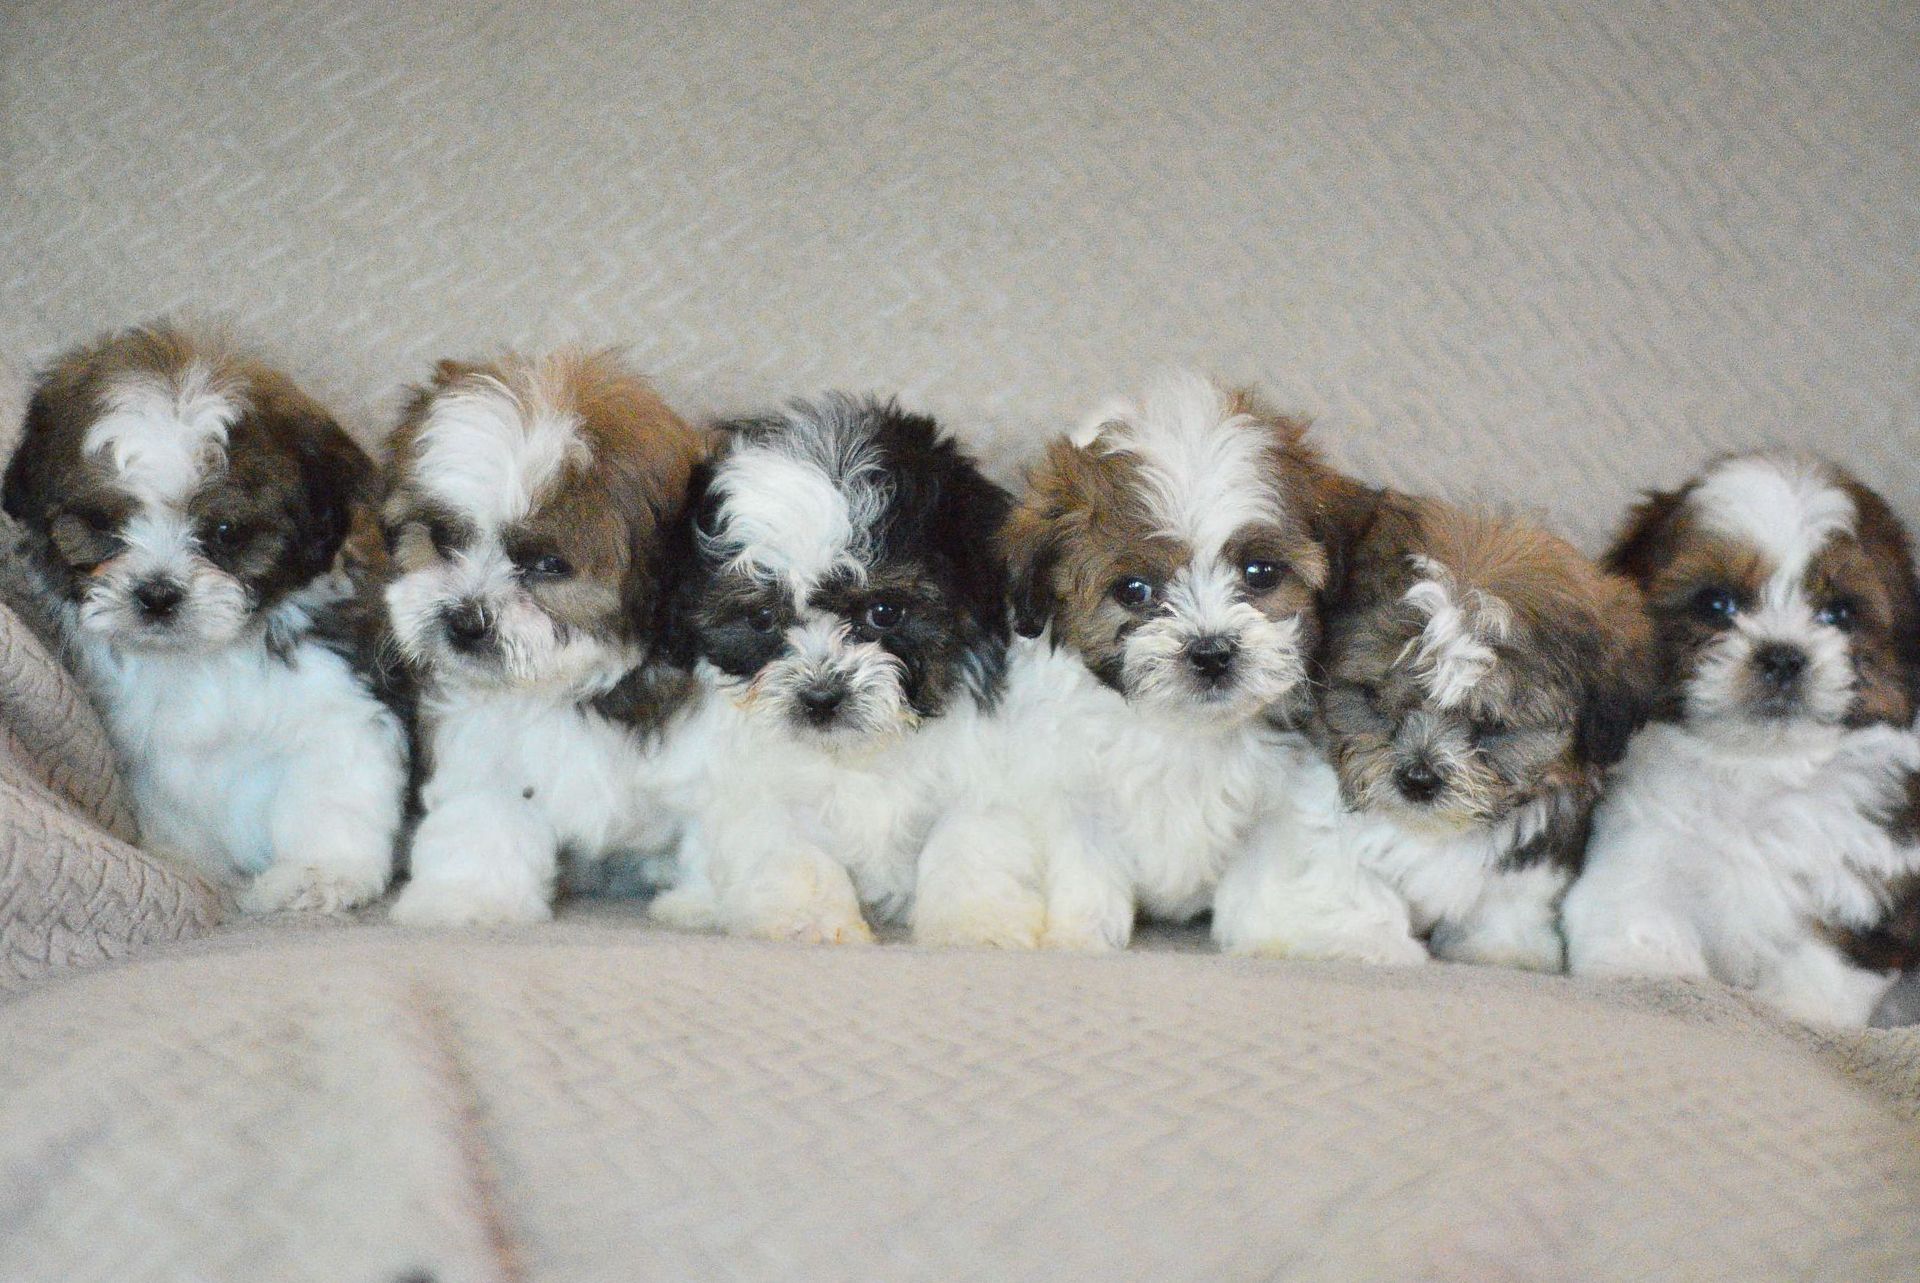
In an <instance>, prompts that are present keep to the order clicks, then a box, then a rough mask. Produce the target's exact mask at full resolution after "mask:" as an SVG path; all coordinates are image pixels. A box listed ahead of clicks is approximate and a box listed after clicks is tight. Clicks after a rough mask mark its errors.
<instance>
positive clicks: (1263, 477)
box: [1072, 371, 1282, 558]
mask: <svg viewBox="0 0 1920 1283" xmlns="http://www.w3.org/2000/svg"><path fill="white" fill-rule="evenodd" d="M1072 440H1073V442H1074V444H1075V445H1077V446H1080V447H1081V448H1082V449H1093V450H1098V451H1101V452H1102V453H1110V454H1125V455H1128V456H1130V457H1132V458H1133V459H1134V460H1136V461H1137V463H1138V465H1139V469H1140V477H1141V480H1142V482H1143V483H1144V484H1145V486H1146V487H1147V495H1146V499H1147V503H1148V505H1149V508H1150V510H1151V511H1152V513H1153V515H1154V517H1155V519H1156V521H1157V522H1158V524H1159V526H1160V529H1161V531H1162V532H1163V533H1165V534H1167V535H1169V536H1171V537H1173V538H1175V539H1181V540H1184V541H1185V542H1186V543H1187V544H1188V545H1189V546H1191V547H1192V548H1193V549H1194V551H1195V552H1196V553H1197V554H1198V555H1199V556H1201V557H1203V558H1204V557H1211V556H1213V555H1215V554H1217V553H1218V552H1219V551H1220V549H1221V548H1222V547H1224V546H1225V544H1226V542H1227V540H1229V539H1230V538H1232V537H1233V534H1234V532H1235V531H1237V530H1239V529H1241V528H1242V527H1243V526H1246V525H1248V524H1249V523H1252V522H1271V521H1277V520H1279V519H1280V517H1281V515H1282V514H1281V512H1280V498H1279V495H1278V494H1277V493H1276V492H1275V490H1274V487H1273V484H1272V478H1271V476H1270V472H1271V469H1272V464H1271V462H1270V460H1269V458H1268V452H1269V451H1270V450H1271V448H1272V445H1273V438H1272V436H1271V434H1270V433H1269V432H1268V430H1267V428H1266V426H1265V425H1264V424H1262V423H1261V422H1260V421H1259V420H1258V419H1256V418H1255V417H1253V416H1252V415H1250V414H1244V413H1239V412H1238V411H1236V409H1235V407H1234V402H1233V398H1232V396H1231V395H1230V394H1229V393H1228V392H1227V391H1226V389H1224V388H1222V387H1220V386H1219V385H1218V384H1216V383H1214V382H1213V381H1212V380H1210V379H1208V378H1206V377H1205V376H1203V375H1199V374H1194V373H1191V372H1184V371H1183V372H1179V373H1175V374H1170V375H1166V376H1164V377H1162V378H1160V379H1159V380H1157V381H1155V382H1154V383H1153V384H1152V385H1151V386H1150V387H1149V388H1148V389H1147V394H1146V396H1145V397H1143V398H1142V399H1141V400H1140V401H1139V402H1138V403H1133V402H1128V401H1114V402H1110V403H1109V404H1108V405H1106V406H1104V407H1102V409H1101V411H1100V412H1099V413H1098V414H1097V415H1095V416H1093V417H1092V418H1090V419H1089V420H1088V421H1087V424H1086V425H1085V426H1083V427H1082V428H1081V429H1080V431H1078V432H1076V433H1075V434H1074V435H1073V437H1072Z"/></svg>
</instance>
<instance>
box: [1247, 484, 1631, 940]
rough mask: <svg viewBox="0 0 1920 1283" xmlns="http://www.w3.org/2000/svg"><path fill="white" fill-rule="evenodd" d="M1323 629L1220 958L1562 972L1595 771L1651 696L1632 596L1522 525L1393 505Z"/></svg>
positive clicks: (1383, 505) (1375, 523)
mask: <svg viewBox="0 0 1920 1283" xmlns="http://www.w3.org/2000/svg"><path fill="white" fill-rule="evenodd" d="M1326 628H1327V642H1326V649H1325V656H1324V665H1325V688H1324V694H1323V697H1322V701H1321V706H1320V715H1319V718H1318V721H1317V724H1316V726H1315V734H1314V736H1313V740H1314V741H1315V742H1313V743H1307V742H1303V741H1296V742H1295V744H1294V745H1293V749H1294V758H1293V763H1292V766H1293V769H1291V770H1289V771H1286V772H1284V773H1283V775H1282V777H1281V781H1280V784H1279V785H1278V788H1277V795H1276V798H1275V802H1276V805H1275V807H1274V809H1273V811H1272V813H1271V815H1270V816H1269V817H1268V819H1267V820H1266V822H1265V823H1263V825H1262V831H1261V836H1260V839H1259V840H1258V842H1257V843H1256V846H1257V849H1258V852H1259V854H1258V857H1257V858H1252V859H1248V860H1243V861H1241V862H1240V863H1239V864H1237V865H1236V866H1235V867H1234V868H1233V869H1232V870H1231V871H1229V873H1228V874H1227V877H1226V880H1225V881H1223V882H1222V884H1221V887H1220V894H1219V899H1218V902H1217V904H1216V906H1215V911H1214V933H1215V935H1216V937H1217V938H1218V939H1219V941H1220V943H1221V944H1222V946H1223V947H1225V948H1227V949H1230V950H1233V951H1236V952H1247V953H1268V954H1283V955H1288V956H1295V957H1309V958H1351V959H1355V960H1360V961H1368V962H1387V963H1417V962H1423V961H1425V960H1426V958H1427V956H1428V955H1427V946H1428V945H1430V946H1431V948H1432V951H1433V953H1434V954H1436V955H1438V956H1440V957H1442V958H1447V959H1450V960H1454V961H1461V962H1490V963H1503V964H1507V965H1510V966H1518V967H1527V968H1531V969H1534V970H1539V971H1558V970H1560V969H1561V967H1562V965H1563V950H1562V946H1561V940H1560V931H1559V924H1558V917H1559V906H1560V900H1561V897H1562V895H1563V894H1564V893H1565V891H1566V888H1567V885H1568V883H1569V882H1570V881H1571V880H1572V878H1573V876H1574V874H1575V873H1576V872H1577V871H1578V870H1579V867H1580V860H1581V855H1582V851H1583V848H1584V846H1585V842H1586V834H1587V822H1588V818H1589V816H1590V814H1591V811H1592V807H1593V802H1594V799H1595V798H1596V797H1597V796H1598V795H1599V792H1600V784H1601V776H1602V771H1603V769H1604V768H1605V767H1606V766H1608V765H1609V764H1611V763H1612V762H1614V761H1617V760H1618V759H1619V758H1620V755H1621V754H1622V753H1623V752H1625V750H1626V746H1627V740H1628V737H1629V736H1630V735H1631V733H1632V731H1633V729H1634V727H1635V726H1636V725H1637V724H1638V723H1639V722H1640V721H1642V720H1644V717H1645V714H1646V704H1647V701H1648V699H1649V698H1650V695H1651V685H1652V676H1651V665H1652V653H1651V645H1650V641H1651V639H1650V629H1649V627H1648V624H1647V619H1646V613H1645V610H1644V608H1643V606H1642V603H1641V600H1640V593H1639V590H1638V589H1637V588H1635V587H1634V586H1633V585H1632V584H1631V583H1629V582H1627V581H1626V580H1625V579H1622V578H1619V577H1617V576H1612V575H1606V574H1602V573H1601V572H1600V571H1599V570H1598V569H1597V568H1596V567H1595V566H1594V565H1593V563H1591V562H1590V561H1588V560H1587V559H1586V558H1585V557H1582V556H1581V555H1580V554H1579V553H1578V552H1576V551H1575V550H1574V549H1573V548H1572V547H1571V546H1570V545H1568V544H1567V543H1565V542H1564V541H1562V540H1560V539H1557V538H1555V537H1554V536H1552V535H1550V534H1548V533H1546V532H1545V531H1542V530H1539V529H1536V528H1534V527H1532V526H1530V525H1526V524H1524V523H1521V522H1518V521H1512V520H1504V519H1500V518H1495V517H1490V516H1483V515H1478V514H1474V513H1469V512H1465V511H1462V510H1460V509H1457V508H1453V507H1450V506H1448V505H1446V504H1442V503H1438V502H1435V501H1433V500H1428V499H1417V498H1413V497H1410V496H1406V495H1398V494H1387V495H1383V496H1382V497H1381V498H1380V500H1379V502H1378V506H1377V508H1376V509H1375V515H1374V517H1373V519H1372V522H1371V524H1370V526H1369V528H1368V529H1367V532H1366V534H1365V535H1364V537H1362V538H1361V539H1360V540H1359V542H1358V544H1357V546H1356V548H1355V552H1354V557H1353V562H1352V568H1351V571H1350V574H1349V576H1348V580H1347V583H1346V585H1345V586H1344V588H1343V589H1342V590H1341V591H1340V592H1339V593H1338V594H1337V595H1336V596H1335V598H1334V600H1333V601H1332V603H1331V604H1330V606H1329V608H1328V612H1327V623H1326ZM1422 940H1425V941H1426V944H1425V945H1423V944H1422Z"/></svg>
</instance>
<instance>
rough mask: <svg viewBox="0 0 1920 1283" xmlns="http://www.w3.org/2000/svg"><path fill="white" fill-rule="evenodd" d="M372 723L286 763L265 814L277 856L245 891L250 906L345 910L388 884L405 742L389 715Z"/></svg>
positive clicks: (253, 909)
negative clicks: (284, 770) (283, 777)
mask: <svg viewBox="0 0 1920 1283" xmlns="http://www.w3.org/2000/svg"><path fill="white" fill-rule="evenodd" d="M355 729H356V730H357V729H358V728H355ZM366 730H367V732H368V733H365V734H348V735H344V736H342V737H341V738H339V739H338V740H334V741H331V742H328V743H324V744H321V745H318V746H317V747H316V749H315V750H314V751H312V752H309V753H307V754H306V755H304V756H302V757H300V758H299V759H298V760H297V761H296V762H295V763H294V765H293V766H291V767H290V768H289V769H288V772H287V775H286V777H285V779H284V780H282V782H281V785H280V788H279V790H278V791H277V793H276V794H275V796H274V799H273V803H272V806H271V807H270V809H269V812H268V816H267V829H268V839H269V841H270V842H271V843H272V846H273V863H271V864H269V865H268V866H267V867H266V868H265V869H264V870H262V871H261V873H260V874H259V876H258V877H256V878H254V880H253V882H252V883H251V884H250V885H249V886H248V887H247V889H246V890H245V891H244V892H242V893H241V896H240V907H241V909H242V910H243V911H244V912H247V913H276V912H305V913H339V912H343V911H345V910H348V909H354V908H358V907H359V906H360V905H363V904H368V903H371V902H372V901H374V900H376V899H378V898H379V897H380V896H381V895H382V894H383V893H384V892H385V891H386V889H387V882H388V881H389V880H390V879H391V878H392V876H393V857H394V847H395V844H396V843H397V842H398V841H399V836H400V814H401V809H402V806H403V805H404V801H405V794H406V786H407V766H406V748H405V744H404V740H403V738H402V733H401V731H400V728H399V726H398V724H396V723H394V722H393V721H392V719H390V718H382V719H380V720H379V721H378V722H377V723H375V724H373V725H370V726H368V727H367V728H366Z"/></svg>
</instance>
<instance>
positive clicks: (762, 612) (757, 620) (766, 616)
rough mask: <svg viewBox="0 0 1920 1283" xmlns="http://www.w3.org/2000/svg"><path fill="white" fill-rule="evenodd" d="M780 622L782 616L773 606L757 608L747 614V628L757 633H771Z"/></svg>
mask: <svg viewBox="0 0 1920 1283" xmlns="http://www.w3.org/2000/svg"><path fill="white" fill-rule="evenodd" d="M779 622H780V614H779V612H778V611H776V610H775V609H774V608H773V607H771V606H755V607H754V608H753V609H752V610H750V611H748V612H747V627H749V628H751V629H753V631H754V632H756V633H770V632H772V631H773V630H774V627H775V626H776V625H777V624H779Z"/></svg>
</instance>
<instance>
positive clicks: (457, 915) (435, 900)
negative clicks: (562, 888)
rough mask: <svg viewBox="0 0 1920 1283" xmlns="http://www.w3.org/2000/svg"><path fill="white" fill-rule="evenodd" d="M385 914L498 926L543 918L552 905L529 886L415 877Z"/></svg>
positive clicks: (405, 920)
mask: <svg viewBox="0 0 1920 1283" xmlns="http://www.w3.org/2000/svg"><path fill="white" fill-rule="evenodd" d="M388 916H389V917H390V918H391V919H392V920H393V921H394V922H397V923H400V924H401V925H402V926H409V927H483V926H501V925H507V924H511V923H519V922H545V921H547V920H549V919H550V918H552V917H553V906H552V905H551V904H549V903H548V902H547V898H546V896H544V895H542V894H540V893H539V892H537V891H534V890H531V889H521V888H515V887H508V886H477V885H474V884H472V883H465V882H431V881H426V882H423V881H414V882H410V883H408V884H407V888H406V890H404V891H402V892H401V893H400V898H399V899H397V900H395V901H394V902H393V909H392V911H391V912H390V913H389V915H388Z"/></svg>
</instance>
